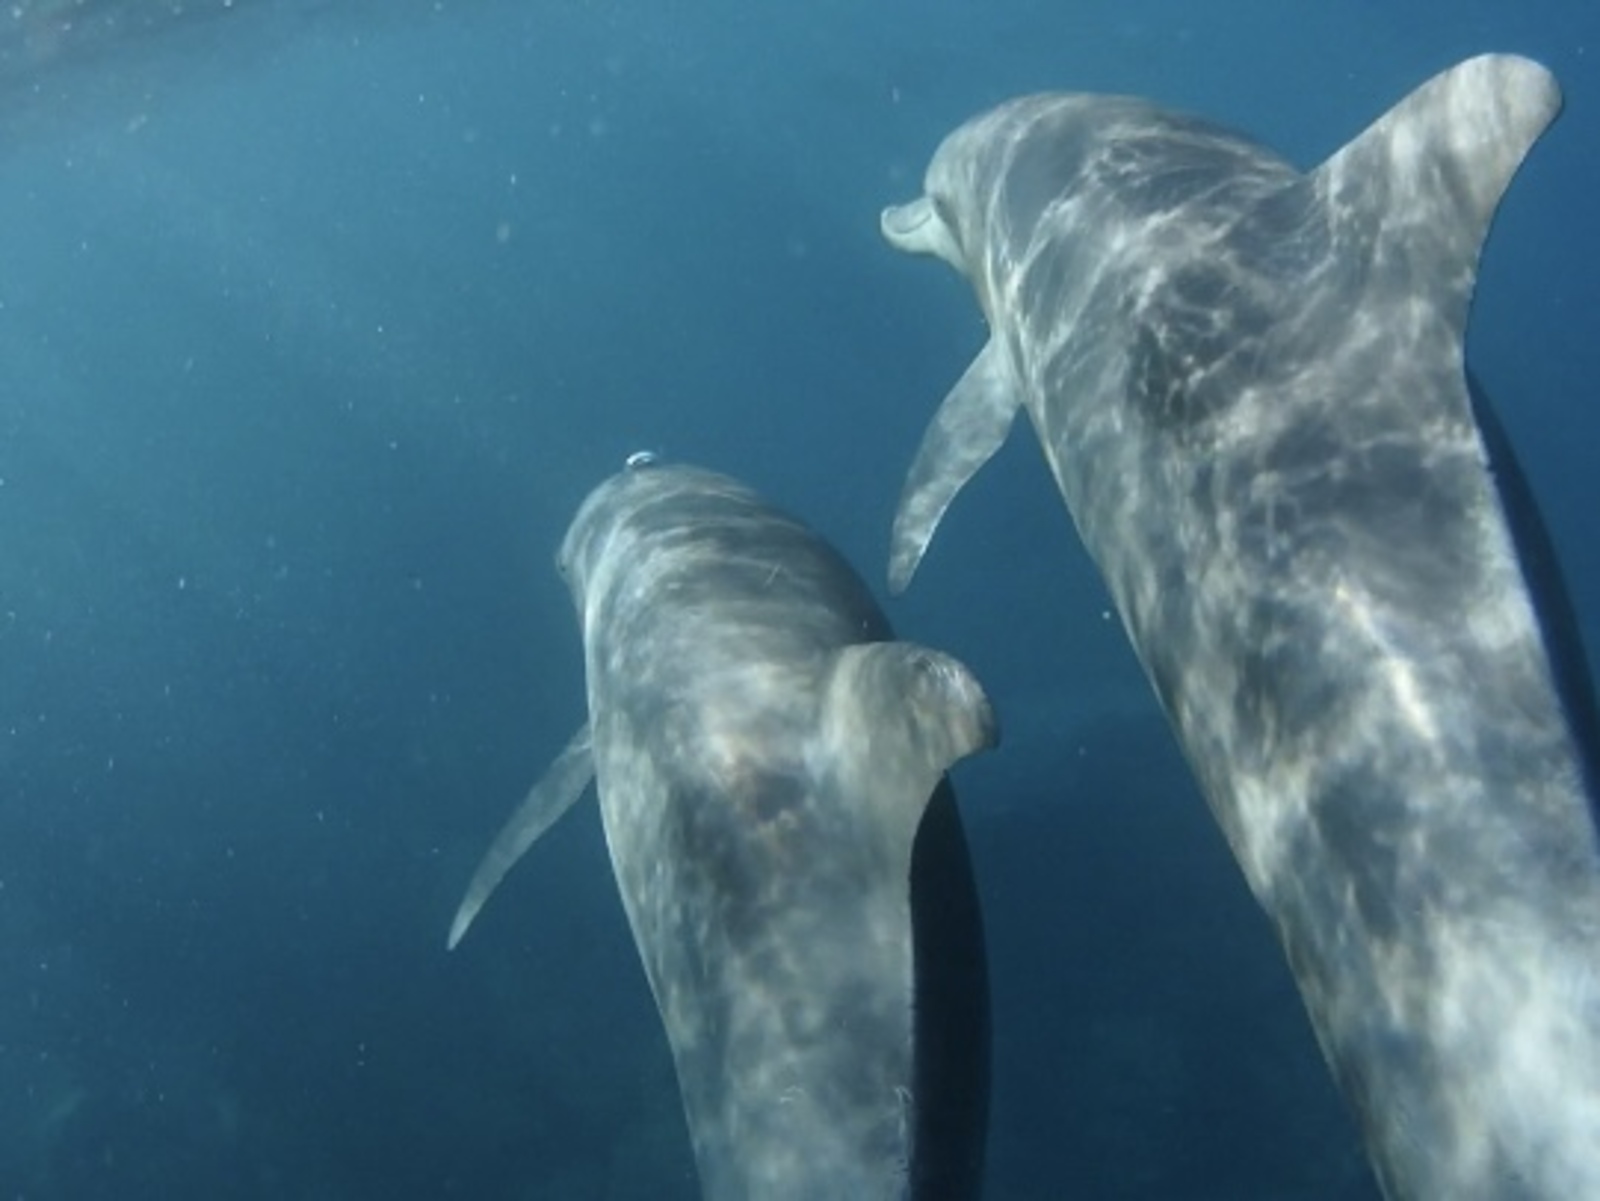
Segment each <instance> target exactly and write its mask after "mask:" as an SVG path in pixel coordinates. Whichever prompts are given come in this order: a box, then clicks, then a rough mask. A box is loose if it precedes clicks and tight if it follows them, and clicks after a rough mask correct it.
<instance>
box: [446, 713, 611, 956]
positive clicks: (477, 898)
mask: <svg viewBox="0 0 1600 1201" xmlns="http://www.w3.org/2000/svg"><path fill="white" fill-rule="evenodd" d="M593 777H594V754H593V751H592V749H591V743H590V738H589V723H588V722H584V723H583V725H582V726H581V727H579V729H578V732H577V733H576V734H574V735H573V736H572V741H571V742H569V743H567V747H566V749H565V750H564V751H562V752H561V754H559V755H557V756H556V761H555V762H554V763H552V764H551V765H550V768H549V770H548V771H546V772H545V773H544V777H543V778H542V779H541V780H540V781H539V782H538V783H537V784H535V785H534V786H533V788H532V789H531V790H530V791H529V793H528V795H527V797H526V799H524V800H523V802H522V804H520V805H518V806H517V811H516V812H515V813H513V814H512V815H511V819H510V820H509V821H508V822H506V824H505V825H504V826H503V827H502V828H501V830H500V833H499V834H497V835H496V836H495V840H494V842H493V843H491V844H490V846H489V850H488V853H487V854H485V855H484V857H483V861H482V862H481V863H479V864H478V870H477V871H476V872H474V873H473V874H472V883H471V884H469V885H467V895H466V896H464V897H462V898H461V905H460V906H459V907H458V908H457V909H456V916H455V920H454V921H452V922H451V923H450V942H449V948H450V950H452V951H453V950H455V948H456V944H457V943H458V942H460V941H461V938H462V936H463V935H464V934H466V932H467V927H469V926H470V925H472V919H473V918H475V917H477V916H478V910H480V909H482V908H483V906H484V902H486V901H487V900H488V899H489V897H490V896H491V895H492V894H493V893H494V890H495V889H496V888H498V887H499V886H500V881H501V880H503V879H505V875H506V873H507V872H509V871H510V870H511V869H512V867H514V866H515V865H516V862H517V860H518V859H521V858H522V856H523V855H524V854H525V853H526V852H527V850H528V848H529V847H531V846H532V845H533V844H534V842H535V841H537V840H538V837H539V835H541V834H543V833H544V832H545V831H546V830H548V829H549V828H550V827H551V826H553V825H555V823H556V820H557V819H558V818H560V816H561V815H562V814H563V813H565V812H566V811H567V810H568V809H570V808H572V806H573V804H574V803H575V802H576V801H577V799H578V798H579V797H580V796H582V795H583V790H584V789H585V788H587V787H588V786H589V781H590V780H591V779H593Z"/></svg>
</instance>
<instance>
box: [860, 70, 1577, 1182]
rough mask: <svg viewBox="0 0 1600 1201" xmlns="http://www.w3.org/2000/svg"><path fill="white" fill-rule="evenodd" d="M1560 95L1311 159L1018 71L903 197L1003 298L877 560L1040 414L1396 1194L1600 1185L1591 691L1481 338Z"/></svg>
mask: <svg viewBox="0 0 1600 1201" xmlns="http://www.w3.org/2000/svg"><path fill="white" fill-rule="evenodd" d="M1559 108H1560V94H1559V91H1558V88H1557V86H1556V84H1555V82H1554V80H1553V79H1552V78H1551V76H1550V75H1549V73H1548V72H1547V71H1546V70H1544V68H1542V67H1540V66H1539V65H1538V64H1536V63H1533V62H1530V61H1528V60H1526V59H1521V58H1517V57H1513V56H1507V55H1489V56H1484V57H1481V58H1476V59H1472V60H1470V61H1467V62H1464V63H1461V64H1460V65H1458V66H1456V67H1455V68H1454V69H1452V70H1449V71H1446V72H1444V73H1442V74H1441V75H1439V76H1437V77H1435V78H1434V79H1432V80H1430V81H1429V82H1428V83H1426V84H1424V85H1423V86H1422V87H1421V88H1419V89H1418V90H1417V91H1415V92H1413V93H1412V94H1411V95H1410V96H1408V97H1407V98H1406V99H1404V100H1403V101H1402V102H1401V103H1400V104H1398V105H1397V106H1396V107H1395V108H1393V109H1392V110H1391V111H1390V112H1388V113H1387V114H1386V115H1384V116H1383V117H1382V118H1381V119H1380V120H1378V121H1377V122H1376V124H1374V125H1373V126H1372V127H1371V128H1369V129H1368V130H1367V131H1366V132H1365V133H1363V134H1362V135H1361V136H1360V137H1358V138H1356V139H1355V140H1354V141H1353V142H1351V143H1349V144H1348V145H1347V146H1345V147H1344V148H1343V149H1342V150H1340V151H1339V152H1338V153H1337V154H1335V155H1334V156H1333V157H1332V158H1331V159H1329V160H1328V161H1327V162H1325V163H1324V164H1323V165H1322V166H1321V167H1319V168H1317V169H1316V170H1314V171H1311V172H1310V173H1302V172H1300V171H1298V170H1296V169H1295V168H1293V167H1291V166H1290V165H1289V164H1288V163H1286V162H1284V161H1283V160H1282V159H1280V158H1279V157H1278V156H1277V155H1275V154H1273V153H1272V152H1271V151H1269V150H1267V149H1265V148H1263V147H1261V146H1260V145H1257V144H1256V143H1254V142H1251V141H1249V140H1248V139H1246V138H1243V137H1241V136H1239V135H1237V134H1234V133H1231V132H1229V131H1227V130H1224V129H1220V128H1218V127H1216V126H1214V125H1211V124H1208V123H1206V122H1204V121H1202V120H1199V119H1196V118H1194V117H1190V116H1187V115H1183V114H1179V113H1173V112H1170V111H1166V110H1163V109H1161V108H1158V107H1156V106H1154V105H1152V104H1150V103H1147V102H1145V101H1142V100H1138V99H1133V98H1127V97H1109V96H1093V95H1081V94H1080V95H1068V94H1058V95H1039V96H1030V97H1026V98H1023V99H1019V100H1016V101H1013V102H1011V103H1008V104H1005V105H1002V106H1001V107H999V108H997V109H995V110H993V111H992V112H989V113H987V114H985V115H982V116H979V117H977V118H975V119H974V120H972V121H970V122H968V123H967V124H965V125H963V126H962V127H961V128H959V129H957V130H956V131H955V132H954V133H952V134H951V135H950V136H949V137H948V138H946V139H945V141H944V143H943V144H942V145H941V146H940V148H939V149H938V151H937V153H936V154H935V155H934V157H933V160H932V162H931V164H930V166H929V167H928V171H927V175H926V180H925V186H924V192H925V194H924V195H923V196H922V197H921V198H920V199H918V200H915V201H913V202H912V203H910V204H907V205H904V206H902V207H898V208H891V209H888V210H887V211H885V213H884V214H883V218H882V229H883V233H884V235H885V237H886V238H887V239H888V240H889V241H890V242H891V243H892V244H893V245H895V246H896V247H898V248H900V249H902V250H906V251H909V252H913V253H921V254H929V255H933V256H936V257H938V258H940V259H943V260H945V261H946V262H948V263H950V264H951V265H952V266H954V267H955V268H956V269H957V270H958V271H960V272H961V273H962V274H963V275H964V276H965V277H966V278H967V279H968V280H969V281H970V282H971V284H972V286H973V289H974V291H975V292H976V294H977V299H978V303H979V305H980V306H981V308H982V310H983V313H984V316H985V317H986V318H987V319H988V323H989V327H990V337H989V340H988V343H987V344H986V345H985V346H984V348H983V350H982V351H981V352H980V353H979V355H978V356H977V358H976V359H975V360H974V362H973V363H972V365H971V367H970V368H969V369H968V370H967V372H966V374H965V375H964V376H963V377H962V379H961V380H960V382H959V383H958V384H957V385H956V386H955V388H954V389H953V390H952V391H951V392H950V394H949V396H948V397H947V398H946V399H945V401H944V403H943V405H942V406H941V407H940V408H939V411H938V414H937V416H935V418H934V420H933V423H932V425H931V426H930V428H929V429H928V432H927V434H926V436H925V438H924V440H923V443H922V445H921V447H920V449H919V450H918V453H917V456H916V459H915V462H914V464H913V466H912V468H911V472H910V475H909V478H908V480H907V483H906V486H905V491H904V493H903V495H902V498H901V503H900V508H899V511H898V513H897V515H896V519H895V527H894V534H893V545H892V549H891V557H890V577H891V584H892V585H893V586H894V587H895V588H896V589H897V590H898V589H899V588H902V587H904V586H905V585H906V583H907V582H908V581H909V579H910V577H911V574H912V572H913V571H914V570H915V568H916V565H917V563H918V561H919V560H920V559H921V557H922V554H923V552H924V550H925V549H926V547H927V545H928V542H929V540H930V539H931V538H932V536H933V532H934V529H935V527H936V526H937V524H938V522H939V519H940V517H941V515H942V514H943V513H944V511H945V509H946V507H947V506H948V505H949V504H950V502H951V500H952V499H953V498H954V496H955V494H956V492H957V491H959V489H960V488H961V486H962V485H963V484H964V483H965V482H966V480H967V479H968V478H970V477H971V475H972V474H973V473H974V472H975V471H977V470H978V468H979V467H981V466H982V464H983V463H984V462H985V461H987V460H988V459H989V457H990V456H991V455H992V454H993V453H994V452H995V450H996V449H997V448H998V447H999V446H1000V444H1001V442H1002V441H1003V440H1004V438H1005V437H1006V434H1007V432H1008V430H1009V428H1010V426H1011V424H1012V420H1013V417H1014V415H1015V413H1016V412H1017V411H1018V410H1019V409H1020V410H1022V411H1024V412H1026V414H1027V415H1028V419H1029V421H1030V422H1031V424H1032V426H1033V429H1034V432H1035V433H1036V435H1037V436H1038V439H1039V441H1040V443H1041V444H1042V447H1043V450H1044V454H1045V457H1046V459H1047V460H1048V462H1049V465H1050V468H1051V471H1052V472H1053V474H1054V476H1055V480H1056V484H1057V486H1058V487H1059V489H1060V491H1061V494H1062V497H1063V498H1064V499H1065V501H1066V504H1067V508H1068V510H1069V512H1070V514H1071V516H1072V519H1073V522H1074V524H1075V525H1076V527H1077V529H1078V532H1079V534H1080V536H1081V537H1082V539H1083V542H1084V544H1085V546H1086V547H1087V549H1088V551H1089V553H1090V555H1091V556H1092V557H1093V559H1094V561H1095V563H1096V564H1097V566H1098V567H1099V569H1100V571H1101V573H1102V575H1103V576H1104V578H1105V580H1106V583H1107V585H1108V586H1109V588H1110V591H1111V594H1112V596H1113V598H1114V600H1115V603H1116V607H1117V610H1118V613H1119V614H1120V616H1121V618H1122V621H1123V624H1124V626H1125V628H1126V629H1127V631H1128V634H1129V636H1130V638H1131V641H1132V643H1133V646H1134V649H1135V651H1136V653H1137V654H1138V656H1139V658H1140V661H1141V662H1142V664H1143V666H1144V668H1145V671H1146V674H1147V675H1148V677H1149V678H1150V680H1151V683H1152V684H1153V685H1154V688H1155V691H1156V694H1157V696H1158V697H1159V699H1160V702H1161V704H1162V706H1163V707H1164V708H1165V710H1166V713H1167V715H1168V718H1169V719H1170V721H1171V724H1172V726H1173V727H1174V729H1175V731H1176V733H1177V736H1178V739H1179V741H1180V743H1181V745H1182V747H1183V750H1184V752H1185V755H1186V757H1187V759H1188V761H1189V763H1190V765H1191V767H1192V768H1193V770H1194V772H1195V773H1196V775H1197V777H1198V779H1199V782H1200V785H1201V788H1202V790H1203V792H1204V794H1205V796H1206V798H1207V801H1208V803H1209V805H1210V807H1211V809H1212V812H1213V813H1214V815H1215V817H1216V819H1217V821H1218V823H1219V824H1220V825H1221V827H1222V830H1223V832H1224V834H1225V835H1226V837H1227V840H1228V842H1229V845H1230V846H1231V848H1232V850H1233V853H1234V855H1235V857H1236V859H1237V861H1238V863H1239V864H1240V866H1241V868H1242V869H1243V872H1244V875H1245V878H1246V880H1247V881H1248V883H1249V886H1250V888H1251V889H1252V890H1253V892H1254V894H1255V896H1256V897H1257V899H1258V900H1259V901H1260V903H1261V905H1262V906H1263V908H1264V909H1265V911H1266V913H1267V915H1268V916H1269V918H1270V919H1271V921H1272V923H1273V924H1274V926H1275V928H1276V930H1277V932H1278V935H1279V938H1280V940H1281V942H1282V945H1283V949H1284V952H1285V954H1286V956H1287V959H1288V962H1289V966H1290V968H1291V969H1292V971H1293V973H1294V976H1295V979H1296V981H1297V983H1298V985H1299V988H1300V992H1301V995H1302V997H1303V999H1304V1002H1305V1005H1306V1009H1307V1012H1308V1014H1309V1016H1310V1019H1311V1023H1312V1026H1313V1028H1314V1030H1315V1032H1316V1035H1317V1038H1318V1040H1319V1042H1320V1044H1321V1047H1322V1050H1323V1053H1324V1055H1325V1057H1326V1059H1327V1061H1328V1063H1329V1065H1330V1067H1331V1069H1332V1071H1333V1073H1334V1075H1335V1077H1336V1079H1337V1081H1338V1084H1339V1086H1340V1088H1341V1089H1342V1091H1343V1093H1344V1095H1345V1097H1346V1098H1347V1100H1348V1101H1349V1103H1350V1105H1351V1107H1352V1109H1353V1111H1354V1112H1355V1114H1356V1115H1357V1117H1358V1120H1359V1122H1360V1125H1361V1128H1362V1134H1363V1137H1364V1139H1365V1143H1366V1148H1367V1151H1368V1156H1369V1158H1370V1160H1371V1162H1372V1164H1373V1167H1374V1170H1375V1172H1376V1174H1377V1177H1378V1179H1379V1181H1380V1183H1381V1185H1382V1187H1383V1189H1384V1191H1385V1193H1386V1194H1387V1195H1388V1196H1389V1197H1390V1198H1392V1199H1395V1201H1400V1199H1402V1198H1403V1199H1407V1201H1411V1199H1415V1201H1441V1199H1444V1198H1449V1199H1450V1201H1510V1199H1512V1198H1516V1199H1519V1201H1526V1199H1539V1201H1570V1199H1572V1198H1578V1197H1600V983H1597V979H1596V972H1597V970H1600V852H1597V837H1596V825H1595V811H1594V808H1593V793H1594V785H1595V777H1596V772H1595V762H1596V757H1595V741H1596V740H1595V735H1594V729H1595V722H1594V706H1593V691H1592V687H1591V685H1590V683H1589V680H1588V677H1587V673H1586V671H1585V669H1584V667H1583V666H1582V659H1581V651H1580V650H1579V649H1578V648H1577V647H1576V646H1575V645H1573V646H1569V647H1568V648H1566V650H1565V651H1564V652H1563V651H1562V650H1561V648H1560V647H1559V645H1558V643H1559V637H1558V635H1559V634H1560V633H1561V630H1562V628H1563V627H1570V626H1573V625H1575V623H1573V622H1571V621H1568V620H1563V615H1565V616H1566V617H1568V618H1570V610H1569V609H1568V608H1567V602H1566V600H1565V597H1564V596H1563V595H1562V594H1561V590H1560V588H1559V581H1557V582H1556V586H1555V587H1553V588H1548V590H1547V591H1545V592H1543V593H1539V594H1538V595H1537V597H1536V599H1537V602H1538V603H1537V604H1535V603H1534V602H1535V597H1534V596H1531V595H1530V584H1532V585H1535V588H1534V591H1535V592H1536V593H1538V589H1537V587H1536V585H1537V584H1538V582H1539V581H1538V580H1537V579H1536V577H1537V576H1538V575H1539V574H1540V569H1541V568H1544V569H1553V567H1554V564H1553V563H1552V562H1549V561H1548V560H1549V556H1548V554H1545V553H1541V546H1542V545H1543V543H1542V539H1540V538H1539V536H1538V535H1539V533H1540V531H1539V527H1538V523H1537V516H1536V514H1533V515H1532V517H1531V518H1530V517H1529V516H1527V515H1526V514H1524V515H1522V516H1520V517H1519V514H1518V513H1517V512H1516V511H1515V510H1516V509H1517V507H1518V505H1517V501H1518V499H1519V496H1520V494H1521V493H1523V492H1524V491H1525V489H1523V488H1522V487H1521V482H1520V479H1519V478H1518V477H1517V473H1516V469H1515V464H1514V461H1513V460H1512V459H1511V458H1510V457H1509V450H1508V448H1506V447H1504V446H1501V447H1499V453H1496V454H1494V455H1493V460H1494V461H1493V462H1492V463H1491V462H1490V458H1491V452H1493V451H1495V450H1496V447H1495V445H1494V443H1495V442H1496V435H1497V429H1496V428H1492V427H1494V422H1493V417H1492V413H1490V412H1489V411H1488V410H1487V408H1484V407H1480V408H1479V411H1478V412H1477V413H1476V415H1475V412H1474V403H1475V401H1476V400H1478V398H1477V397H1476V396H1474V395H1472V394H1469V388H1468V385H1467V380H1466V377H1465V373H1464V367H1463V357H1462V339H1463V332H1464V329H1465V326H1466V320H1467V311H1468V306H1469V303H1470V300H1471V295H1472V290H1473V287H1474V283H1475V279H1476V273H1477V263H1478V256H1479V252H1480V248H1481V246H1482V244H1483V241H1484V238H1485V236H1486V234H1487V232H1488V228H1489V224H1490V221H1491V219H1492V217H1493V214H1494V211H1495V209H1496V207H1497V205H1498V204H1499V201H1500V197H1501V195H1502V193H1503V192H1504V190H1505V188H1506V187H1507V186H1508V184H1509V182H1510V180H1511V177H1512V175H1513V174H1514V173H1515V171H1516V169H1517V167H1518V166H1519V164H1520V163H1521V161H1522V159H1523V157H1524V155H1525V154H1526V153H1527V152H1528V150H1529V149H1530V147H1531V146H1532V144H1533V143H1534V141H1535V140H1536V139H1537V138H1538V137H1539V135H1540V134H1541V133H1542V132H1543V131H1544V129H1545V128H1546V126H1547V125H1548V124H1549V123H1550V122H1551V120H1553V119H1554V117H1555V116H1556V113H1557V112H1558V110H1559ZM1497 482H1498V483H1499V487H1498V488H1497ZM1514 494H1517V495H1514ZM1521 499H1524V500H1525V499H1527V498H1526V497H1525V496H1522V497H1521ZM1529 512H1530V513H1531V509H1530V510H1529ZM1525 533H1526V536H1525ZM1544 549H1545V550H1547V549H1548V548H1547V547H1545V548H1544ZM1519 552H1520V556H1521V557H1520V558H1519ZM1525 573H1526V574H1525ZM1552 578H1553V577H1552Z"/></svg>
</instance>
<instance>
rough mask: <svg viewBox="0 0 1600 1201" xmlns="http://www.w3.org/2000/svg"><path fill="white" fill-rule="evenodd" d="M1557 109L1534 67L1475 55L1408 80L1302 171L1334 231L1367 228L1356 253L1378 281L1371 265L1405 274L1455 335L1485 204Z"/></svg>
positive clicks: (1489, 215) (1544, 77) (1551, 89)
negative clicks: (1401, 92)
mask: <svg viewBox="0 0 1600 1201" xmlns="http://www.w3.org/2000/svg"><path fill="white" fill-rule="evenodd" d="M1560 111H1561V89H1560V87H1559V86H1558V85H1557V83H1556V81H1555V77H1554V76H1552V75H1551V74H1550V72H1549V71H1548V70H1546V69H1545V68H1544V67H1542V66H1540V65H1539V64H1538V63H1536V62H1533V61H1532V60H1530V59H1526V58H1519V57H1517V56H1516V55H1511V54H1486V55H1482V56H1480V57H1478V58H1472V59H1468V60H1467V61H1466V62H1463V63H1459V64H1457V65H1456V66H1454V67H1452V68H1450V69H1449V70H1447V71H1443V72H1441V73H1440V74H1438V75H1435V76H1434V77H1433V78H1432V79H1430V80H1428V82H1427V83H1425V84H1423V85H1422V86H1421V87H1419V88H1417V90H1416V91H1414V92H1412V93H1411V94H1410V95H1409V96H1407V97H1406V98H1405V99H1404V100H1402V101H1401V102H1400V103H1399V104H1397V105H1395V106H1394V107H1393V108H1392V109H1390V110H1389V111H1388V112H1387V113H1385V114H1384V115H1383V116H1382V117H1380V118H1379V119H1378V120H1377V121H1376V122H1374V123H1373V124H1372V125H1371V126H1369V127H1368V128H1367V130H1366V131H1365V132H1364V133H1362V134H1361V136H1359V137H1358V138H1356V139H1355V140H1354V141H1353V142H1350V143H1349V144H1348V145H1346V146H1345V147H1344V148H1343V149H1341V150H1340V151H1339V152H1338V153H1337V154H1335V155H1334V156H1333V157H1332V158H1330V159H1329V160H1328V161H1327V162H1325V163H1324V164H1323V165H1322V166H1321V167H1319V168H1318V169H1317V171H1316V172H1315V173H1314V175H1313V176H1312V180H1313V183H1314V184H1315V186H1316V187H1317V188H1318V189H1319V190H1320V191H1321V193H1322V195H1323V196H1324V197H1325V198H1326V200H1327V202H1328V204H1329V206H1330V207H1331V208H1332V210H1333V212H1334V214H1335V236H1336V237H1340V236H1345V237H1351V236H1352V235H1353V237H1354V238H1359V239H1361V240H1363V241H1367V240H1369V239H1371V237H1372V231H1377V233H1376V242H1375V244H1374V245H1371V246H1370V248H1368V249H1367V250H1366V253H1365V254H1364V255H1363V256H1362V257H1363V258H1364V259H1365V260H1367V261H1370V262H1371V263H1373V264H1374V266H1375V269H1376V271H1377V272H1378V273H1380V282H1381V281H1382V280H1383V279H1384V278H1385V277H1384V275H1383V274H1382V273H1389V274H1388V276H1387V279H1388V280H1389V281H1390V282H1391V283H1392V285H1393V286H1396V287H1404V286H1408V285H1410V283H1411V281H1412V277H1416V278H1417V279H1418V280H1419V281H1420V282H1421V283H1423V284H1424V285H1425V286H1426V293H1427V294H1429V295H1432V296H1433V297H1434V298H1435V299H1436V300H1442V301H1444V302H1445V303H1446V304H1447V305H1448V306H1449V307H1448V309H1447V316H1448V317H1449V318H1450V319H1451V321H1452V323H1453V324H1454V327H1455V332H1456V333H1457V334H1458V335H1459V334H1460V332H1461V330H1462V329H1463V328H1464V327H1465V325H1466V320H1467V306H1468V304H1469V303H1470V302H1471V299H1472V287H1473V281H1474V280H1475V278H1476V276H1477V264H1478V255H1479V252H1480V251H1481V249H1482V247H1483V242H1484V239H1485V237H1487V236H1488V232H1489V223H1490V221H1491V220H1493V218H1494V213H1495V209H1496V208H1497V207H1498V206H1499V203H1500V198H1501V196H1502V195H1503V194H1504V193H1505V190H1506V188H1507V187H1508V186H1509V185H1510V183H1511V177H1512V176H1513V175H1514V174H1516V171H1517V168H1518V167H1519V166H1520V165H1521V163H1522V160H1523V158H1524V157H1525V156H1526V155H1527V153H1528V151H1529V149H1531V148H1532V146H1533V143H1534V142H1535V141H1537V140H1538V138H1539V135H1540V134H1542V133H1543V132H1544V131H1545V129H1546V128H1547V127H1548V126H1549V125H1550V122H1551V121H1553V120H1555V117H1556V115H1557V114H1558V113H1559V112H1560ZM1424 274H1425V275H1426V277H1427V278H1426V279H1422V276H1423V275H1424Z"/></svg>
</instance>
